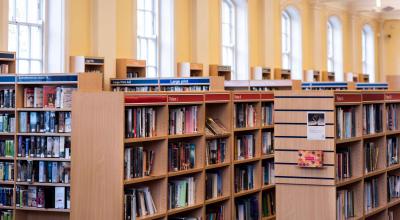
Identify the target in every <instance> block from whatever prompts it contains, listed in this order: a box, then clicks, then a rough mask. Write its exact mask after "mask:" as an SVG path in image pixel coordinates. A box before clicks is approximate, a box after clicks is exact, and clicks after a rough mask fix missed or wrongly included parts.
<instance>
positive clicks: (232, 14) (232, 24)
mask: <svg viewBox="0 0 400 220" xmlns="http://www.w3.org/2000/svg"><path fill="white" fill-rule="evenodd" d="M221 3H222V4H221V58H222V63H223V64H224V65H230V66H231V74H232V76H234V77H235V78H237V76H236V70H237V50H238V49H237V42H236V39H237V23H236V22H237V21H236V13H237V12H236V5H235V3H234V2H233V1H232V0H222V2H221ZM225 4H226V5H227V6H228V11H229V23H225V22H224V20H223V19H222V18H223V17H224V15H223V12H224V7H225V6H224V5H225ZM224 25H228V26H229V30H230V31H229V34H230V36H229V38H230V40H231V42H230V44H225V43H226V42H225V41H224V31H223V26H224ZM225 49H226V50H229V51H230V53H231V56H232V60H231V62H227V60H226V55H225V54H224V51H225Z"/></svg>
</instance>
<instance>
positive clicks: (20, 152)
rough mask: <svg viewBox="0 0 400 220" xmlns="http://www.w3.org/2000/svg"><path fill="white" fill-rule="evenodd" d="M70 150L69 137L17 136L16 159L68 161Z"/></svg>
mask: <svg viewBox="0 0 400 220" xmlns="http://www.w3.org/2000/svg"><path fill="white" fill-rule="evenodd" d="M0 143H1V142H0ZM0 149H1V144H0ZM70 149H71V137H56V136H18V147H17V156H18V157H26V158H64V159H70Z"/></svg>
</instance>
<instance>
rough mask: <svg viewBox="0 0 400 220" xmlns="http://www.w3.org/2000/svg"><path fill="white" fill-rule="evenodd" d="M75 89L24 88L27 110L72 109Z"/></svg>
mask: <svg viewBox="0 0 400 220" xmlns="http://www.w3.org/2000/svg"><path fill="white" fill-rule="evenodd" d="M74 90H76V88H73V87H66V86H51V85H46V86H36V87H27V88H24V107H25V108H43V107H44V108H71V106H72V92H73V91H74Z"/></svg>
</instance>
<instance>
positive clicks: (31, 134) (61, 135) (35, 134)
mask: <svg viewBox="0 0 400 220" xmlns="http://www.w3.org/2000/svg"><path fill="white" fill-rule="evenodd" d="M17 135H19V136H55V137H69V136H71V133H17Z"/></svg>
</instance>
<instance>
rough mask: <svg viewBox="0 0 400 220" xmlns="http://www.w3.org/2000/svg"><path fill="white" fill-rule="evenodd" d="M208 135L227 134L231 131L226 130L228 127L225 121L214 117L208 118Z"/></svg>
mask: <svg viewBox="0 0 400 220" xmlns="http://www.w3.org/2000/svg"><path fill="white" fill-rule="evenodd" d="M205 132H206V135H209V136H213V135H227V134H229V132H228V131H227V130H226V127H225V126H224V125H223V123H222V122H221V121H220V120H218V119H214V118H210V117H209V118H207V120H206V128H205Z"/></svg>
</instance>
